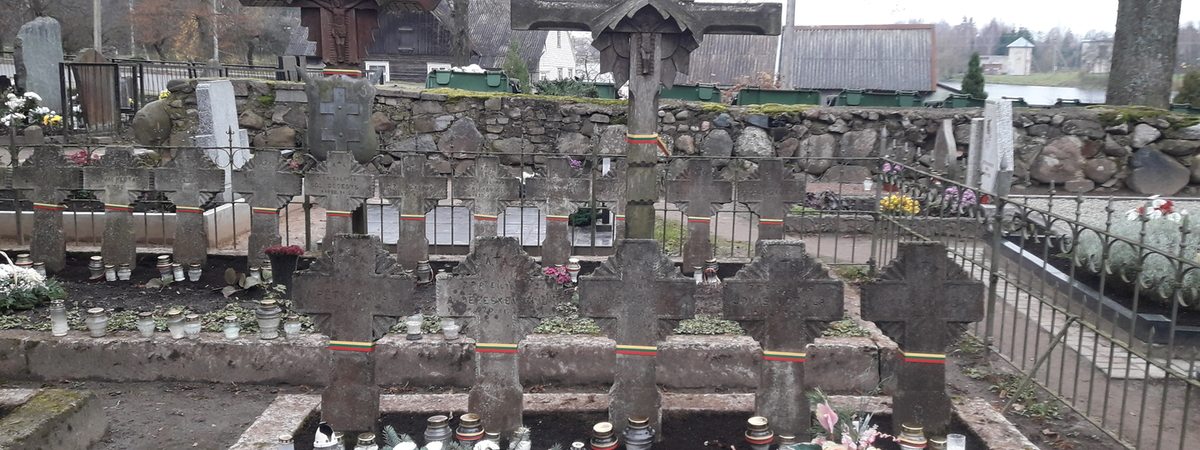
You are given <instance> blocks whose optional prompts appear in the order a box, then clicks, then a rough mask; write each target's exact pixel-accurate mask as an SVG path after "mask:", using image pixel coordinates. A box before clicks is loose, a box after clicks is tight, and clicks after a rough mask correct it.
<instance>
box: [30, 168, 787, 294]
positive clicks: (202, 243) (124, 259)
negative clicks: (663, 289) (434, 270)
mask: <svg viewBox="0 0 1200 450" xmlns="http://www.w3.org/2000/svg"><path fill="white" fill-rule="evenodd" d="M288 161H289V160H287V159H286V158H285V157H284V156H283V155H282V154H281V153H280V152H279V151H276V150H258V151H257V152H256V153H255V156H254V157H253V158H252V159H251V160H250V162H249V163H247V164H246V165H244V166H243V167H242V168H241V169H240V170H237V171H234V172H233V173H232V189H233V192H236V193H238V194H240V195H242V196H243V197H244V198H245V199H246V201H247V203H248V206H249V207H250V210H251V213H252V214H251V234H250V238H249V243H248V255H249V256H250V261H257V260H258V259H261V257H262V251H263V249H265V248H267V247H269V246H272V245H277V244H278V243H279V242H280V235H279V210H280V209H281V208H283V207H285V206H286V205H287V203H288V202H289V201H291V199H292V197H294V196H297V195H301V193H302V192H303V193H306V194H308V195H311V196H313V197H314V198H315V202H316V203H317V204H319V205H320V206H322V207H324V208H325V210H326V225H325V229H326V235H325V239H326V240H328V239H330V238H332V236H334V235H336V234H339V233H348V232H350V231H351V212H352V211H353V210H355V209H356V208H358V207H360V206H361V205H362V204H363V203H364V201H365V200H366V199H368V198H371V197H374V196H375V195H376V181H378V188H379V195H380V196H381V197H382V198H385V199H387V200H389V201H391V202H392V203H393V204H394V205H396V206H397V209H398V210H399V212H400V215H401V216H400V218H401V220H400V230H399V231H400V233H399V235H400V239H399V242H398V244H397V254H398V255H399V257H400V262H401V264H404V265H407V266H410V267H411V266H412V265H414V264H415V262H416V261H420V260H425V259H428V242H427V240H426V237H425V214H426V213H427V212H429V211H430V210H431V209H433V207H434V206H435V205H436V203H437V201H438V200H441V199H445V198H446V196H447V189H446V186H447V180H448V177H445V176H439V175H436V174H433V173H431V170H430V168H429V167H427V164H426V157H425V156H424V155H419V154H413V155H407V156H404V157H402V158H401V159H400V161H399V163H398V164H393V165H392V168H391V170H389V171H387V172H385V173H382V174H380V175H372V174H370V173H367V171H366V170H365V168H364V166H363V165H361V164H359V163H358V162H356V161H355V158H354V156H353V155H352V154H351V153H350V152H337V151H334V152H329V153H328V155H327V157H326V159H325V160H324V161H320V162H318V163H317V164H316V165H315V167H313V169H312V170H311V171H310V172H308V173H305V174H303V179H302V178H301V175H300V174H298V173H296V171H294V170H293V169H291V168H290V167H288V164H287V163H288ZM546 166H547V167H546V173H545V175H544V176H535V177H533V178H529V179H521V178H517V177H513V176H510V175H508V173H507V172H506V171H505V169H504V167H503V165H502V164H501V163H500V162H499V159H498V158H497V157H496V156H479V157H477V158H476V160H475V163H474V166H472V168H471V169H469V170H468V171H467V173H466V174H465V176H463V177H458V178H454V179H453V182H452V183H450V186H452V189H451V190H452V193H451V195H452V196H453V197H454V198H456V199H461V200H464V201H465V202H466V203H467V204H468V206H470V207H471V209H472V213H473V216H472V217H473V222H474V226H473V231H474V235H475V236H495V235H496V220H497V218H498V216H499V215H501V214H503V211H504V205H505V204H506V203H508V202H515V201H518V200H535V201H538V202H543V203H544V204H545V205H546V208H547V209H546V210H545V212H546V220H547V223H546V237H545V243H544V246H543V250H542V262H543V263H545V264H547V265H551V264H564V263H566V262H567V259H568V258H569V256H570V254H571V250H572V244H571V242H570V239H569V231H568V217H569V215H570V214H571V213H573V212H574V211H575V210H576V208H577V205H580V204H582V203H585V202H589V201H593V200H595V201H598V202H605V203H606V204H610V205H613V208H612V209H613V210H614V213H615V214H616V215H617V220H618V221H620V220H622V219H623V218H624V216H623V215H622V214H623V213H622V209H623V207H624V204H625V201H624V194H625V187H626V185H625V183H626V181H625V177H624V176H623V173H624V172H623V170H622V169H621V168H620V167H621V166H623V164H621V163H618V164H614V166H616V168H615V169H614V170H612V171H610V172H609V173H607V174H606V175H604V176H602V177H598V178H597V179H596V180H595V181H594V182H592V181H591V180H590V178H589V177H588V176H587V169H576V168H574V167H572V165H571V164H570V162H569V159H568V158H566V157H556V158H551V159H549V160H548V162H547V165H546ZM758 173H759V176H758V178H757V179H750V180H744V181H740V182H738V183H737V195H736V196H735V195H734V193H733V192H734V189H733V183H731V182H729V181H724V180H718V179H714V177H713V169H712V166H711V161H709V160H700V159H694V160H690V161H688V165H687V168H686V170H685V171H684V173H683V174H682V175H680V176H679V177H678V178H676V179H674V180H669V181H667V182H666V188H667V189H666V190H667V195H666V200H667V201H671V202H675V203H678V204H686V207H685V209H684V211H683V212H684V213H685V214H686V215H687V223H688V233H689V234H688V239H687V241H686V243H685V248H684V267H689V268H690V267H693V266H694V265H699V264H701V263H702V262H703V261H705V260H707V259H709V258H710V257H711V253H712V246H711V245H710V244H709V242H708V236H709V224H710V222H711V216H712V215H713V214H714V211H715V209H716V208H717V207H718V206H719V205H720V204H722V203H730V202H734V201H738V202H744V203H746V204H747V205H749V206H750V207H751V208H752V210H754V211H756V212H757V213H758V214H759V217H760V220H759V236H760V238H762V239H778V238H781V237H783V217H784V216H785V215H786V214H787V212H788V211H787V208H788V205H789V204H791V203H796V202H802V201H803V200H804V198H805V184H804V180H803V179H794V178H792V177H791V173H790V171H788V170H787V169H786V168H785V167H784V165H783V163H782V161H780V160H762V161H760V162H759V167H758ZM224 180H225V174H224V172H223V169H221V168H218V167H216V166H215V165H214V164H213V163H212V162H211V161H210V160H209V157H208V156H205V155H204V153H203V151H201V150H200V149H194V148H182V149H177V150H176V155H175V157H174V158H173V159H171V160H170V161H169V162H168V163H167V164H166V165H165V166H163V167H158V168H143V167H139V166H138V165H137V164H136V162H135V160H134V156H133V153H132V151H131V149H129V148H127V147H109V148H107V149H106V150H105V155H104V157H103V158H101V159H100V161H99V162H98V163H95V164H94V165H85V166H80V165H77V164H73V163H71V162H69V161H67V160H66V159H65V158H63V156H62V150H61V148H59V147H54V146H46V147H39V148H37V149H35V151H34V153H33V155H32V156H31V157H30V158H28V159H27V160H26V161H25V163H24V164H22V165H21V166H18V167H16V168H14V169H13V173H12V186H13V188H14V189H16V190H19V191H22V192H25V194H24V197H25V198H26V199H28V200H30V201H32V202H33V204H34V209H35V218H34V221H35V227H34V230H35V231H34V234H33V236H32V242H31V246H30V254H31V256H32V257H33V259H34V260H35V261H42V262H45V264H46V269H47V270H49V271H51V272H57V271H59V270H61V269H62V268H63V267H64V264H65V256H64V255H65V249H66V247H65V236H64V234H63V232H62V229H63V225H62V214H61V213H62V210H63V209H64V207H63V206H62V205H60V203H61V202H62V201H63V199H64V198H65V196H66V195H67V193H68V192H69V191H71V190H77V189H86V190H91V191H93V192H95V193H97V195H98V196H99V198H100V199H101V200H102V201H103V202H104V207H105V229H104V234H103V242H102V246H101V253H102V256H103V257H104V260H105V261H114V262H113V263H114V264H120V263H128V264H131V265H132V264H133V263H134V262H135V261H134V259H135V255H136V238H135V236H134V232H133V229H134V227H133V226H131V225H132V220H133V219H132V217H133V216H132V208H131V206H130V203H131V202H132V201H133V199H134V197H135V195H137V194H138V193H140V192H145V191H159V192H163V193H165V194H166V195H167V197H168V199H169V200H170V201H171V202H173V203H174V204H175V207H176V213H177V215H176V217H177V219H176V220H177V222H176V231H175V241H174V259H175V260H176V261H178V262H180V263H182V264H190V263H203V262H204V260H205V257H206V255H207V252H208V248H207V245H208V239H207V236H206V232H205V225H204V220H203V212H204V211H203V210H202V209H201V206H203V205H204V204H205V203H206V202H208V201H209V200H210V199H211V198H212V197H213V196H214V195H215V194H217V193H220V192H222V191H223V190H224V189H225V185H224V183H223V182H224ZM593 195H594V198H593ZM616 229H617V239H618V240H619V239H620V237H621V236H622V234H621V232H622V231H623V227H616Z"/></svg>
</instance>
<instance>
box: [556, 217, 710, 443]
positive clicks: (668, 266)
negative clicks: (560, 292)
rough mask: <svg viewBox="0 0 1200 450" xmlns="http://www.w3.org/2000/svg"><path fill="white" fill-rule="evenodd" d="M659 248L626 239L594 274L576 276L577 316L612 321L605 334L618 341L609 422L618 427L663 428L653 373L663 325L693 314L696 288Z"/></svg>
mask: <svg viewBox="0 0 1200 450" xmlns="http://www.w3.org/2000/svg"><path fill="white" fill-rule="evenodd" d="M658 247H659V245H658V241H656V240H653V239H626V240H624V241H622V242H621V246H620V247H617V252H616V253H615V254H613V256H610V257H609V258H608V259H607V260H605V261H604V263H602V264H601V265H600V267H599V268H597V269H596V271H595V272H593V273H592V274H591V275H585V276H581V277H579V280H580V281H579V309H580V315H583V316H586V317H596V318H605V319H615V322H616V323H615V326H612V327H611V329H610V330H606V331H608V332H609V337H611V338H613V339H614V340H615V341H617V366H616V370H615V373H614V376H613V384H612V389H611V390H609V395H610V398H611V403H610V406H609V409H608V417H609V419H610V420H611V421H612V423H613V424H614V425H615V426H617V427H618V428H624V424H625V423H626V420H627V419H629V417H632V416H638V415H644V416H647V417H650V421H651V423H652V426H653V427H654V428H655V429H659V430H661V429H662V428H661V427H660V425H659V424H660V423H661V421H662V393H661V392H660V391H659V390H658V384H657V383H656V381H655V373H656V370H657V367H658V364H657V360H656V358H657V355H658V342H659V341H660V340H661V337H662V336H663V335H664V334H665V332H664V331H666V330H664V329H662V328H663V325H665V324H664V323H663V320H664V319H686V318H690V317H692V316H693V315H694V312H695V309H696V305H695V301H694V298H693V296H692V294H693V293H694V292H695V290H696V283H695V282H694V281H693V280H692V279H691V278H685V277H683V276H682V275H680V273H679V271H678V270H676V269H675V264H674V263H672V262H671V260H669V259H667V257H666V256H663V254H662V251H660V250H659V248H658ZM666 328H669V327H666Z"/></svg>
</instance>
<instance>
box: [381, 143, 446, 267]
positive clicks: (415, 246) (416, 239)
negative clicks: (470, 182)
mask: <svg viewBox="0 0 1200 450" xmlns="http://www.w3.org/2000/svg"><path fill="white" fill-rule="evenodd" d="M427 160H428V158H426V157H425V156H424V155H404V156H403V157H401V158H400V161H398V162H397V163H395V164H392V166H391V167H390V168H389V170H388V171H387V172H386V173H383V174H380V175H379V195H380V196H381V197H383V198H385V199H387V201H389V202H391V203H392V205H395V206H396V209H398V210H400V237H399V239H398V240H397V241H396V255H397V260H399V261H400V264H401V265H403V266H404V267H416V264H417V261H425V260H428V259H429V240H428V238H426V237H425V214H426V213H428V212H429V211H430V210H432V209H433V208H434V207H436V206H437V201H438V200H441V199H444V198H446V180H447V178H446V177H443V176H438V175H436V174H432V173H431V172H432V171H431V170H429V164H428V163H427V162H426V161H427Z"/></svg>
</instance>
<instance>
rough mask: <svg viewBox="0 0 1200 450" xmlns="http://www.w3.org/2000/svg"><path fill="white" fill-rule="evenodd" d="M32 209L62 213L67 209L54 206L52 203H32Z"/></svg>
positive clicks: (62, 206)
mask: <svg viewBox="0 0 1200 450" xmlns="http://www.w3.org/2000/svg"><path fill="white" fill-rule="evenodd" d="M33 209H41V210H45V211H62V210H64V209H67V207H66V206H64V205H55V204H52V203H34V204H33Z"/></svg>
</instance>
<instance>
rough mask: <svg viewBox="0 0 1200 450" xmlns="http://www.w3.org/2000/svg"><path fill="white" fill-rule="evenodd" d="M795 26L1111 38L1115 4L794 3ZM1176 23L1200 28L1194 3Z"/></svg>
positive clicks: (993, 0)
mask: <svg viewBox="0 0 1200 450" xmlns="http://www.w3.org/2000/svg"><path fill="white" fill-rule="evenodd" d="M796 9H797V11H798V12H799V13H800V14H798V15H797V16H796V24H797V25H868V24H870V25H873V24H891V23H897V22H907V21H908V20H909V19H920V20H922V21H925V22H928V23H936V22H939V21H942V20H945V21H946V22H948V23H950V24H957V23H960V22H962V19H963V17H973V18H974V19H975V23H976V24H977V25H978V26H979V27H982V26H983V25H986V24H987V23H988V22H989V21H991V20H992V18H996V19H1000V21H1002V22H1005V23H1009V24H1012V25H1015V26H1017V27H1026V28H1029V29H1030V30H1031V31H1033V32H1035V33H1037V32H1039V31H1042V32H1044V31H1049V30H1050V29H1051V28H1054V27H1056V26H1060V27H1064V28H1069V29H1071V30H1072V31H1074V32H1075V33H1076V34H1083V33H1086V32H1087V31H1088V30H1103V31H1108V32H1112V31H1113V29H1114V28H1115V25H1116V22H1117V0H836V1H811V0H797V6H796ZM1180 22H1200V0H1183V12H1182V14H1180Z"/></svg>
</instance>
